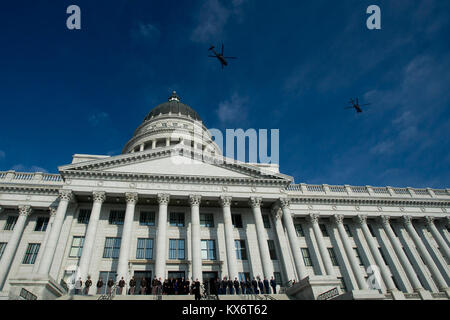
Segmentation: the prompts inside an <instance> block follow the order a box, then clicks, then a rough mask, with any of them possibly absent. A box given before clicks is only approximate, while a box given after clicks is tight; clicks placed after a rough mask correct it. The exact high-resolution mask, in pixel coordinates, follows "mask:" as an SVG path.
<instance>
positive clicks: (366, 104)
mask: <svg viewBox="0 0 450 320" xmlns="http://www.w3.org/2000/svg"><path fill="white" fill-rule="evenodd" d="M369 105H371V103H365V104H360V105H359V106H360V107H362V106H369Z"/></svg>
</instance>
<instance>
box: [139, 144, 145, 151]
mask: <svg viewBox="0 0 450 320" xmlns="http://www.w3.org/2000/svg"><path fill="white" fill-rule="evenodd" d="M144 150H145V144H141V145H140V146H139V151H140V152H142V151H144Z"/></svg>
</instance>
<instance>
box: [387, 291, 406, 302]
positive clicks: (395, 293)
mask: <svg viewBox="0 0 450 320" xmlns="http://www.w3.org/2000/svg"><path fill="white" fill-rule="evenodd" d="M388 293H390V294H391V295H392V298H393V299H394V300H405V299H406V298H405V295H404V294H403V292H401V291H400V290H392V291H388Z"/></svg>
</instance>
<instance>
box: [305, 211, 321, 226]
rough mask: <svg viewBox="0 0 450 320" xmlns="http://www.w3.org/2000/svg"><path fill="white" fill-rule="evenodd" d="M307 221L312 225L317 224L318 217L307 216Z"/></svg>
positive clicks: (313, 214)
mask: <svg viewBox="0 0 450 320" xmlns="http://www.w3.org/2000/svg"><path fill="white" fill-rule="evenodd" d="M307 217H308V221H309V222H311V223H312V224H317V223H319V215H318V214H317V213H310V214H309V215H308V216H307Z"/></svg>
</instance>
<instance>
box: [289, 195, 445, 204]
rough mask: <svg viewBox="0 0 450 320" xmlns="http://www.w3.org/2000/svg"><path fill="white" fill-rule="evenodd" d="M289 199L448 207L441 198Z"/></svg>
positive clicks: (297, 200)
mask: <svg viewBox="0 0 450 320" xmlns="http://www.w3.org/2000/svg"><path fill="white" fill-rule="evenodd" d="M289 200H290V201H291V203H292V204H341V205H383V206H405V207H407V206H431V207H450V201H446V200H442V199H439V200H438V199H430V200H423V199H399V198H397V199H388V198H376V199H374V198H365V199H364V198H363V199H361V198H353V197H348V198H332V197H326V198H325V197H321V198H318V197H293V196H290V197H289Z"/></svg>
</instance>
